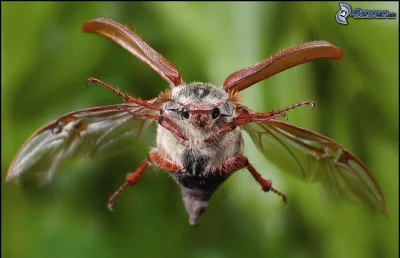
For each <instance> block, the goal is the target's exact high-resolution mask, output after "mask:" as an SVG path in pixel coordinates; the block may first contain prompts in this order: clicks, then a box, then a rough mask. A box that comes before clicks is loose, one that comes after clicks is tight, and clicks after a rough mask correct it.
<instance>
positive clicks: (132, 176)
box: [108, 159, 150, 211]
mask: <svg viewBox="0 0 400 258" xmlns="http://www.w3.org/2000/svg"><path fill="white" fill-rule="evenodd" d="M149 165H150V162H149V160H148V159H147V160H146V161H145V162H143V163H142V165H140V167H138V168H137V169H136V170H135V172H132V173H128V174H127V175H126V181H125V183H124V184H123V185H122V186H121V187H120V188H119V189H118V190H117V191H116V192H115V193H114V194H113V195H111V197H110V198H109V199H108V209H109V210H111V211H112V210H113V206H114V201H115V199H116V198H117V197H118V196H119V195H120V194H121V193H122V192H123V191H124V190H125V188H126V187H127V186H129V185H134V184H135V183H136V182H137V181H138V180H139V178H140V177H141V176H142V175H143V174H144V172H145V171H146V169H147V168H148V167H149Z"/></svg>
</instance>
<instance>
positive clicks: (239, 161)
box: [213, 155, 287, 204]
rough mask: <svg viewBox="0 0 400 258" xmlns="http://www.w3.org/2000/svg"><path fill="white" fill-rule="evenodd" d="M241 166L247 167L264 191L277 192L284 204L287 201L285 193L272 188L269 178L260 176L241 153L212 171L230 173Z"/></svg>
mask: <svg viewBox="0 0 400 258" xmlns="http://www.w3.org/2000/svg"><path fill="white" fill-rule="evenodd" d="M241 168H247V170H248V171H249V172H250V173H251V175H252V176H253V177H254V179H255V180H256V181H257V182H258V183H259V184H260V185H261V187H262V190H263V191H264V192H269V191H272V192H274V193H276V194H278V195H279V196H281V197H282V201H283V202H284V203H285V204H286V201H287V197H286V195H284V194H283V193H281V192H279V191H278V190H276V189H275V188H273V187H272V181H271V180H265V179H264V178H262V176H261V175H260V173H258V172H257V171H256V169H255V168H254V167H253V166H252V165H251V164H250V163H249V160H248V159H247V157H245V156H243V155H237V156H234V157H232V158H230V159H228V160H227V161H225V163H224V164H222V166H220V167H219V168H217V169H216V170H214V171H213V172H214V173H218V172H219V173H229V174H232V173H234V172H235V171H237V170H239V169H241Z"/></svg>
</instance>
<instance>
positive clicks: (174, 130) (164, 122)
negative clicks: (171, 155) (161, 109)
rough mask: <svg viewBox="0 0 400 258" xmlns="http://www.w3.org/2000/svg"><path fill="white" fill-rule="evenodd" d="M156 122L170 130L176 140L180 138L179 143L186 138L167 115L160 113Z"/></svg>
mask: <svg viewBox="0 0 400 258" xmlns="http://www.w3.org/2000/svg"><path fill="white" fill-rule="evenodd" d="M158 124H159V125H161V126H162V127H164V128H165V129H167V130H168V131H170V132H171V133H172V134H173V135H174V136H175V137H176V138H177V139H178V140H181V143H184V142H185V141H187V140H188V139H187V138H186V136H185V134H184V133H183V132H182V130H181V129H180V128H179V127H178V126H177V125H176V124H175V123H174V122H173V121H172V120H171V119H170V118H168V117H167V116H164V115H161V116H160V118H159V119H158Z"/></svg>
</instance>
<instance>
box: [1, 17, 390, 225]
mask: <svg viewBox="0 0 400 258" xmlns="http://www.w3.org/2000/svg"><path fill="white" fill-rule="evenodd" d="M83 31H84V32H88V33H96V34H99V35H103V36H105V37H107V38H109V39H111V40H112V41H114V42H116V43H118V44H119V45H120V46H122V47H123V48H125V49H126V50H128V51H129V52H130V53H132V54H133V55H135V56H136V57H138V58H139V59H140V60H142V61H143V62H144V63H146V64H147V65H148V66H150V67H151V68H152V69H153V70H154V71H156V72H157V73H158V74H159V75H160V76H161V77H162V78H163V79H164V80H166V81H167V82H168V84H169V86H170V88H171V89H169V90H167V91H165V92H162V93H160V94H159V95H158V96H157V97H155V98H153V99H151V100H147V101H144V100H140V99H138V98H134V97H132V96H129V95H128V94H127V93H122V92H120V91H119V90H117V89H115V88H113V87H112V86H110V85H108V84H107V83H104V82H102V81H100V80H98V79H95V78H89V79H88V81H87V83H88V84H90V83H98V84H100V85H101V86H103V87H106V88H107V89H109V90H112V91H113V92H114V93H116V94H117V95H119V96H121V97H122V98H123V99H124V100H125V101H126V102H128V103H127V104H120V105H112V106H106V107H96V108H90V109H85V110H80V111H75V112H72V113H69V114H67V115H65V116H63V117H61V118H59V119H57V120H56V121H54V122H51V123H50V124H48V125H46V126H44V127H42V128H41V129H39V130H38V131H37V132H36V133H35V134H34V135H33V136H31V137H30V138H29V139H28V140H27V141H26V143H25V144H24V145H23V146H22V148H21V149H20V151H19V152H18V153H17V155H16V157H15V158H14V160H13V162H12V163H11V165H10V169H9V171H8V174H7V178H6V181H10V180H12V179H15V178H20V179H22V180H35V181H38V182H40V183H48V182H49V181H50V180H51V179H52V176H53V174H54V172H55V171H56V169H57V167H58V166H59V165H60V163H61V162H62V161H63V160H65V159H67V158H70V157H77V156H80V155H82V154H83V155H89V156H92V157H93V156H97V155H98V154H103V153H104V154H108V153H115V152H117V151H120V150H122V149H124V148H126V147H128V146H131V145H132V144H133V143H134V141H135V139H136V138H137V137H140V135H141V134H142V132H143V131H144V130H146V128H147V127H148V125H149V124H151V123H152V122H156V123H157V146H156V147H155V148H153V149H152V150H151V151H150V153H149V155H148V157H146V159H145V161H144V162H143V163H142V165H140V166H139V168H137V169H136V170H135V171H134V172H133V173H129V174H128V175H127V178H126V181H125V183H124V184H123V185H122V186H121V187H120V189H118V190H117V191H116V192H115V193H114V194H113V195H112V196H111V197H110V199H109V201H108V207H109V208H110V209H112V207H113V203H114V201H115V199H116V197H118V195H119V194H120V193H121V192H122V191H123V190H124V189H125V188H126V187H127V186H129V185H133V184H135V183H136V182H137V181H138V179H139V178H140V177H141V176H142V175H143V174H144V173H145V171H146V169H147V168H148V167H149V166H150V165H152V166H156V167H158V168H161V169H162V170H164V171H166V172H168V173H169V174H170V175H171V176H172V178H173V179H174V180H175V181H176V183H177V184H178V185H179V186H180V188H181V191H182V198H183V201H184V204H185V207H186V210H187V212H188V214H189V222H190V224H191V225H197V224H198V223H199V221H200V220H199V219H200V214H201V213H202V212H203V211H204V210H205V209H206V208H207V205H208V201H209V199H210V198H211V195H212V194H213V192H214V191H215V190H216V189H217V188H218V187H219V186H220V185H221V184H222V183H223V182H224V181H225V180H226V179H227V178H228V177H229V176H230V175H232V174H233V173H234V172H236V171H237V170H239V169H242V168H246V169H247V170H248V171H249V172H250V174H251V175H252V176H253V177H254V179H255V180H256V181H257V182H258V183H259V184H260V186H261V188H262V190H263V191H265V192H268V191H272V192H274V193H275V194H277V195H279V196H280V197H281V198H282V200H283V201H284V202H285V203H286V196H285V195H284V194H283V193H281V192H279V191H278V190H277V189H275V188H273V187H272V181H271V180H266V179H264V178H263V177H262V176H261V174H260V173H259V172H257V170H256V169H255V168H254V167H253V166H252V165H251V163H250V162H249V160H248V158H247V157H245V156H244V155H243V147H244V146H243V139H242V131H246V132H247V133H248V134H249V135H250V137H251V139H252V140H253V142H254V143H255V144H256V146H257V147H258V149H259V150H260V151H261V152H262V153H263V154H264V155H265V156H266V157H267V158H268V159H269V160H270V161H271V162H272V163H273V164H275V165H276V166H277V167H278V168H280V169H281V170H282V171H286V172H288V173H292V174H294V175H296V176H298V177H299V178H301V179H303V180H306V181H319V182H321V183H322V184H323V185H324V186H326V187H327V188H330V189H333V190H334V192H335V193H336V194H338V195H340V196H343V197H346V198H348V199H350V200H353V201H356V202H359V203H362V204H366V205H369V206H372V207H375V208H377V209H379V210H381V211H382V212H384V213H385V214H387V210H386V204H385V200H384V197H383V194H382V191H381V189H380V188H379V186H378V184H377V182H376V180H375V179H374V177H373V175H372V174H371V173H370V171H369V170H368V168H367V167H366V166H365V165H364V164H363V163H362V162H361V161H360V160H359V159H358V158H357V157H355V156H354V155H353V154H351V153H349V152H348V151H346V150H345V149H344V148H343V147H342V146H340V145H339V144H338V143H336V142H334V141H333V140H332V139H330V138H328V137H326V136H323V135H320V134H318V133H315V132H311V131H308V130H305V129H302V128H298V127H295V126H293V125H290V124H287V123H285V122H282V121H280V120H278V119H279V118H286V119H287V112H288V111H290V110H292V109H294V108H298V107H301V106H304V105H306V106H311V107H314V102H312V101H303V102H300V103H297V104H294V105H292V106H290V107H287V108H283V109H280V110H273V111H270V112H266V113H256V112H254V111H252V110H251V109H249V108H248V107H245V106H243V105H241V104H240V103H241V96H240V94H239V92H240V91H241V90H244V89H246V88H247V87H250V86H251V85H253V84H255V83H257V82H259V81H261V80H264V79H266V78H268V77H270V76H272V75H274V74H277V73H279V72H282V71H284V70H286V69H289V68H291V67H294V66H297V65H299V64H303V63H306V62H309V61H312V60H316V59H332V60H340V59H341V58H342V52H341V50H340V49H339V48H337V47H335V46H334V45H332V44H330V43H328V42H325V41H312V42H308V43H305V44H302V45H299V46H296V47H293V48H290V49H287V50H285V51H283V52H281V53H278V54H276V55H273V56H272V57H270V58H268V59H267V60H265V61H263V62H261V63H258V64H256V65H253V66H250V67H248V68H245V69H242V70H240V71H238V72H235V73H233V74H231V75H230V76H228V77H227V79H226V80H225V82H224V84H223V86H222V87H221V88H219V89H218V88H217V87H215V86H213V85H211V84H207V83H189V84H185V83H184V82H183V81H182V77H181V75H180V73H179V71H178V69H176V68H175V66H173V65H172V64H171V63H170V62H168V61H167V60H166V59H165V58H164V57H162V56H161V55H160V54H158V53H157V52H156V51H155V50H154V49H152V48H151V47H150V46H149V45H147V44H146V43H145V42H144V41H143V40H142V39H141V38H140V37H139V36H137V35H136V34H135V33H134V32H132V31H131V30H129V29H128V28H127V27H125V26H123V25H121V24H119V23H117V22H115V21H112V20H109V19H105V18H98V19H95V20H92V21H89V22H86V23H85V24H84V25H83Z"/></svg>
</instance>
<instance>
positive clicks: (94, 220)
mask: <svg viewBox="0 0 400 258" xmlns="http://www.w3.org/2000/svg"><path fill="white" fill-rule="evenodd" d="M351 4H352V7H354V8H355V7H361V8H365V9H374V8H375V9H389V10H391V11H397V10H398V4H395V3H393V4H387V3H386V4H378V3H358V2H357V3H356V2H354V3H351ZM338 9H339V6H338V3H262V2H260V3H179V2H176V3H122V2H120V3H111V2H97V3H96V2H91V3H67V2H45V3H39V2H36V3H35V2H32V3H31V2H29V3H28V2H26V3H23V2H21V3H11V2H8V3H4V2H2V35H1V36H2V37H1V40H2V49H1V54H2V57H1V58H2V60H1V61H2V70H1V72H2V78H1V90H2V97H1V102H2V103H1V105H2V106H1V107H2V111H1V115H2V121H1V126H2V157H1V159H2V162H1V171H2V183H1V186H2V222H3V223H2V247H3V248H2V251H3V255H4V257H7V258H35V257H38V258H39V257H40V258H47V257H58V258H64V257H65V258H69V257H85V258H90V257H96V258H102V257H210V258H214V257H215V258H216V257H218V258H219V257H221V258H222V257H299V258H300V257H307V258H311V257H327V258H330V257H331V258H337V257H341V258H358V257H360V258H368V257H396V256H398V250H397V247H398V231H397V230H398V189H399V188H398V187H399V185H398V69H399V67H398V56H399V52H398V20H355V19H349V23H350V24H349V25H348V26H343V25H339V24H337V23H336V21H335V18H334V16H335V14H336V12H337V11H338ZM102 16H103V17H108V18H112V19H114V20H116V21H119V22H121V23H123V24H127V25H129V27H131V28H132V29H133V30H134V31H136V32H137V33H138V34H139V35H141V36H142V37H143V38H144V39H145V41H146V42H148V43H149V44H150V45H151V46H152V47H153V48H155V49H156V50H157V51H159V52H160V53H162V55H163V56H165V57H167V58H168V59H169V60H170V61H171V62H172V63H174V64H175V65H176V66H177V67H178V68H179V69H180V70H181V73H182V75H183V77H184V80H185V81H186V82H190V81H206V82H212V83H214V84H216V85H220V84H222V82H223V80H224V79H225V77H226V76H228V75H229V74H230V73H232V72H234V71H236V70H238V69H240V68H243V67H245V66H248V65H252V64H254V63H256V62H259V61H262V60H264V59H266V58H267V57H268V56H270V55H272V54H273V53H275V52H277V51H279V50H283V49H285V48H287V47H291V46H294V45H298V44H300V43H304V42H306V41H310V40H314V39H318V40H327V41H329V42H331V43H333V44H335V45H336V46H338V47H340V48H341V49H342V50H343V53H344V59H343V60H342V61H340V62H337V61H327V60H322V61H316V62H313V63H309V64H305V65H302V66H299V67H296V68H293V69H291V70H289V71H285V72H283V73H281V74H278V75H276V76H274V77H272V78H270V79H268V80H266V81H264V82H261V83H258V84H257V85H255V86H253V87H251V88H249V89H247V90H245V91H244V92H243V96H244V99H245V104H246V105H248V106H249V107H251V108H252V109H255V110H257V111H268V110H271V109H273V108H282V107H286V106H288V105H291V104H294V103H297V102H299V101H302V100H308V99H311V100H315V101H316V102H317V106H316V109H314V110H312V111H310V109H308V108H301V109H298V110H295V111H291V112H290V114H289V116H290V118H289V122H290V123H292V124H295V125H297V126H301V127H305V128H308V129H312V130H315V131H317V132H320V133H322V134H324V135H327V136H329V137H331V138H333V139H335V140H337V141H338V142H339V143H341V144H342V145H343V146H345V147H346V148H347V149H348V150H350V151H351V152H353V153H355V154H356V155H357V156H359V157H360V158H361V159H362V160H363V161H364V162H365V163H366V164H367V165H368V166H369V167H370V169H371V170H372V171H373V173H374V175H375V176H376V178H377V180H378V182H379V183H380V185H381V187H382V189H383V192H384V194H385V197H386V199H387V204H388V210H389V214H390V219H387V218H385V217H384V216H382V215H381V214H379V213H378V212H373V211H370V210H368V209H364V208H362V207H357V206H353V205H350V204H348V203H347V202H344V201H341V200H337V199H332V198H331V197H330V196H329V195H326V194H325V191H323V190H322V189H321V188H320V187H319V186H318V185H308V184H305V183H302V182H299V181H297V180H295V179H293V178H292V177H290V176H287V175H286V174H282V173H280V172H279V171H277V170H276V169H275V167H273V166H272V165H271V164H269V163H268V161H267V160H265V159H264V158H263V157H262V156H261V155H260V154H258V153H257V151H256V149H255V147H254V146H253V144H252V143H251V142H250V141H249V138H248V137H247V136H246V138H245V140H246V153H247V155H248V156H249V159H250V160H251V162H252V163H253V164H254V166H255V167H256V168H257V169H258V170H259V171H260V172H262V174H263V175H264V177H265V178H271V179H272V180H273V183H274V186H275V187H276V188H277V189H279V190H281V191H282V192H284V193H286V195H287V196H288V201H289V202H288V205H287V206H286V207H282V205H281V203H280V199H279V198H278V197H277V196H276V195H274V194H265V193H263V192H262V191H261V190H260V187H259V186H258V185H257V184H256V183H255V182H254V180H253V179H252V178H251V176H250V175H249V174H248V173H247V172H246V171H244V170H243V171H240V172H237V173H236V174H235V175H234V176H232V177H231V178H230V179H229V180H228V181H227V182H226V184H224V185H223V186H222V187H221V189H219V190H218V191H217V192H216V193H215V195H214V196H213V199H212V200H211V203H210V205H209V208H208V210H207V211H206V212H205V213H204V214H203V216H202V224H200V226H199V227H197V228H190V227H189V225H188V218H187V214H186V212H185V210H184V207H183V204H182V201H181V196H180V191H179V189H178V187H177V186H176V185H175V183H174V182H173V181H172V180H171V179H170V178H169V177H168V175H167V174H166V173H164V172H154V171H153V170H152V169H150V170H149V172H148V173H147V174H145V175H144V176H143V178H142V179H141V181H140V182H139V183H138V184H137V185H136V186H135V187H132V188H130V189H128V190H127V191H126V192H125V193H124V194H123V195H122V196H121V197H120V198H119V199H118V200H117V203H116V211H115V212H112V213H111V212H109V211H108V210H107V209H106V201H107V198H108V197H109V195H110V194H112V193H113V192H114V191H115V190H116V189H117V188H118V187H119V185H120V184H121V183H123V181H124V178H125V173H126V172H128V171H132V170H134V169H135V168H136V167H137V166H138V165H139V164H140V162H141V161H142V160H143V159H144V158H145V157H146V153H147V152H148V150H149V147H150V146H154V144H155V138H145V139H143V141H140V142H138V144H137V145H136V146H135V147H134V148H132V149H131V150H129V151H126V152H123V153H121V154H118V155H115V156H113V157H109V158H105V159H96V160H89V161H82V162H69V163H66V164H64V165H63V166H62V167H61V168H60V171H59V173H58V175H57V176H56V177H55V180H54V182H53V183H52V184H51V185H50V186H48V187H45V188H41V189H37V188H32V189H31V188H30V189H21V188H19V187H17V186H16V185H14V184H6V185H5V184H4V176H5V173H6V171H7V169H8V166H9V164H10V162H11V160H12V158H13V155H15V153H16V152H17V150H18V148H19V147H20V146H21V145H22V144H23V142H24V141H25V140H26V139H27V138H28V137H29V136H30V135H31V134H32V133H33V132H34V131H35V130H36V129H37V128H39V127H40V126H42V125H43V124H45V123H47V122H49V121H51V120H53V119H55V118H57V117H59V116H61V115H63V114H65V113H67V112H70V111H72V110H77V109H82V108H88V107H94V106H100V105H108V104H114V103H119V102H120V101H121V99H120V98H119V97H117V96H116V95H114V94H113V93H111V92H109V91H107V90H105V89H104V88H101V87H98V86H91V87H89V88H86V87H85V80H86V79H87V78H88V77H89V76H94V77H97V78H99V79H101V80H104V81H106V82H108V83H110V84H112V85H115V86H118V87H119V88H120V89H121V90H122V91H127V92H129V93H130V94H131V95H133V96H138V97H141V98H143V99H146V98H150V97H153V96H155V95H156V94H157V93H158V92H160V91H162V90H164V89H165V88H166V87H167V84H166V83H165V82H164V81H163V80H162V79H160V78H159V76H158V75H156V74H155V73H154V72H153V71H152V70H151V69H150V68H149V67H147V66H145V65H144V64H143V63H141V62H140V61H138V60H137V59H136V58H133V57H132V56H131V55H130V54H129V53H128V52H126V51H125V50H123V49H122V48H121V47H119V46H117V45H116V44H115V43H112V42H111V41H109V40H107V39H105V38H102V37H99V36H96V35H89V34H84V33H82V32H81V26H82V24H83V23H84V22H85V21H88V20H90V19H93V18H97V17H102Z"/></svg>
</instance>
